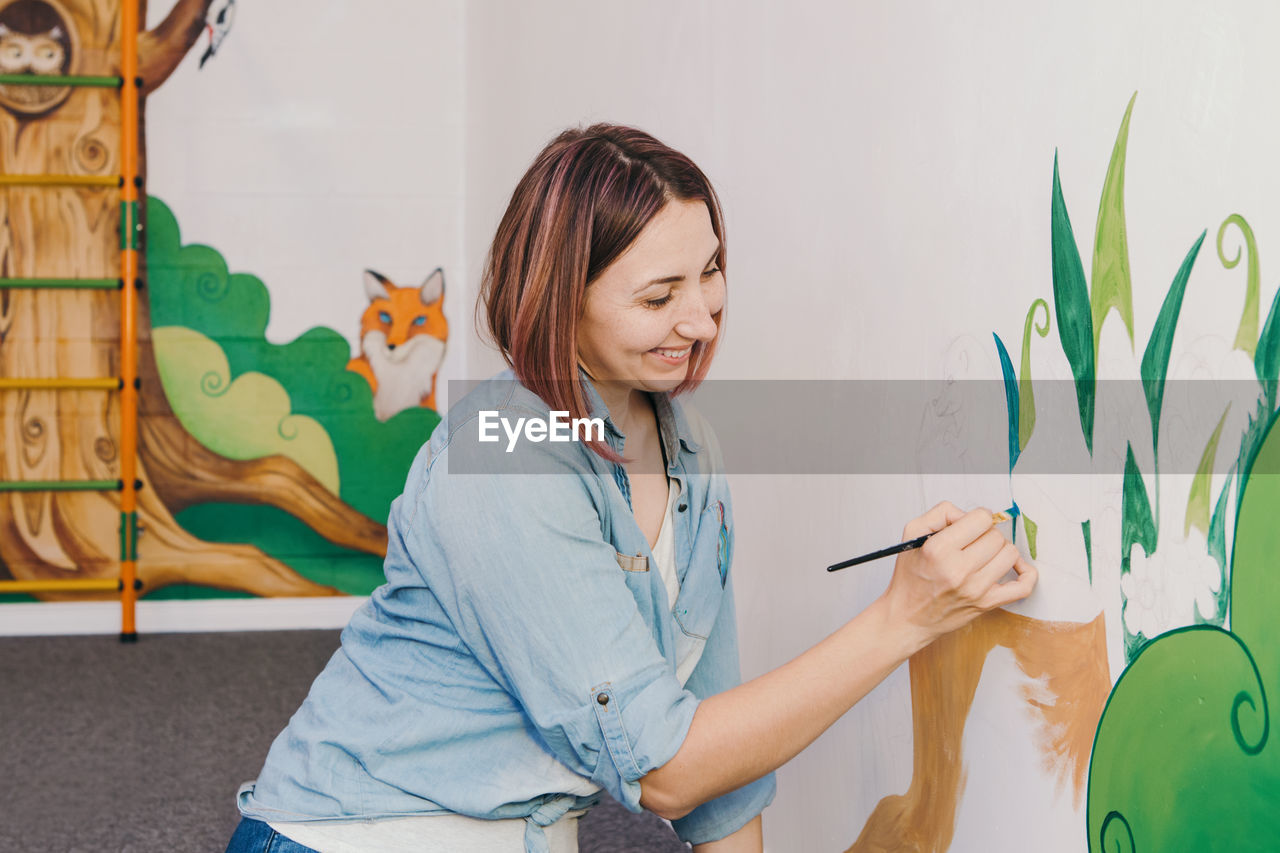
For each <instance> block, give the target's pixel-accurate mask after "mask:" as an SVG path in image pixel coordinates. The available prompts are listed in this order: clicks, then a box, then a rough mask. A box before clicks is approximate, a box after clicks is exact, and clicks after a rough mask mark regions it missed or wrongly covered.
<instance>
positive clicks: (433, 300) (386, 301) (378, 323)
mask: <svg viewBox="0 0 1280 853" xmlns="http://www.w3.org/2000/svg"><path fill="white" fill-rule="evenodd" d="M364 292H365V294H366V295H367V296H368V297H369V307H368V308H366V309H365V312H364V314H363V315H362V316H361V317H360V339H361V340H362V341H363V340H364V337H365V336H366V335H368V334H369V333H370V332H380V333H381V337H382V340H383V342H384V343H385V346H386V348H387V350H388V351H389V352H394V351H395V350H396V349H397V348H398V347H402V346H404V345H405V344H406V343H408V342H409V340H410V339H411V338H414V337H417V336H418V335H430V336H432V337H433V338H436V339H437V340H441V341H443V340H447V339H448V337H449V323H448V322H447V321H446V320H445V318H444V310H443V309H444V272H443V271H442V270H439V269H437V270H436V271H435V272H433V273H431V275H429V276H428V277H427V279H426V281H424V282H423V283H422V285H421V286H419V287H397V286H396V285H394V284H392V283H391V282H390V281H389V280H388V279H387V278H385V277H384V276H382V275H379V274H378V273H376V272H374V271H373V270H365V271H364Z"/></svg>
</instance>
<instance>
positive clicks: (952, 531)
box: [930, 507, 993, 549]
mask: <svg viewBox="0 0 1280 853" xmlns="http://www.w3.org/2000/svg"><path fill="white" fill-rule="evenodd" d="M992 526H993V525H992V523H991V510H989V509H987V508H986V507H978V508H977V509H975V510H971V511H969V512H966V513H965V514H964V516H963V517H961V518H959V519H956V520H955V521H954V522H952V524H951V525H950V526H948V527H947V528H946V529H945V530H942V531H940V532H939V533H937V534H935V535H934V536H932V537H930V539H931V540H932V541H934V542H935V543H936V544H935V545H934V546H933V547H934V548H935V549H939V548H943V549H952V548H954V549H960V548H964V547H965V546H966V545H968V544H970V543H971V542H973V541H974V540H975V539H977V538H978V537H979V536H981V535H982V534H984V533H986V532H987V531H988V530H990V529H991V528H992Z"/></svg>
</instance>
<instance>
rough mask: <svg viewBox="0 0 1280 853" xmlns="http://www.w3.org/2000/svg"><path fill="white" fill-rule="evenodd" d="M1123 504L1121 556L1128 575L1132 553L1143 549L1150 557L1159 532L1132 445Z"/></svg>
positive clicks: (1129, 449) (1126, 472) (1125, 473)
mask: <svg viewBox="0 0 1280 853" xmlns="http://www.w3.org/2000/svg"><path fill="white" fill-rule="evenodd" d="M1120 502H1121V517H1120V556H1121V559H1122V560H1123V562H1124V571H1126V572H1127V571H1128V565H1129V551H1130V549H1131V548H1133V546H1134V545H1141V546H1142V550H1143V551H1145V552H1146V553H1147V554H1148V555H1150V554H1152V553H1154V552H1155V550H1156V538H1157V532H1158V531H1157V528H1156V519H1155V516H1154V515H1153V514H1152V512H1151V501H1150V500H1149V499H1148V498H1147V485H1146V483H1144V482H1143V481H1142V472H1141V471H1139V470H1138V462H1137V460H1136V459H1134V458H1133V445H1129V447H1128V449H1127V452H1126V455H1125V460H1124V493H1123V495H1122V496H1121V498H1120Z"/></svg>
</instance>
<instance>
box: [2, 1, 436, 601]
mask: <svg viewBox="0 0 1280 853" xmlns="http://www.w3.org/2000/svg"><path fill="white" fill-rule="evenodd" d="M211 5H212V8H211ZM143 6H144V8H143V14H142V19H143V20H145V17H146V16H145V4H143ZM233 9H234V6H233V2H219V3H216V4H211V2H210V0H179V2H177V3H176V4H175V5H174V7H173V8H172V10H171V11H170V12H169V14H168V16H167V17H166V18H165V19H164V20H163V22H162V23H160V24H159V25H158V26H157V27H156V28H155V29H154V30H151V31H147V32H141V33H139V34H138V36H137V38H138V41H139V61H140V76H141V78H142V80H143V83H144V86H143V90H142V95H143V109H142V110H141V111H140V119H139V121H140V124H141V125H142V127H140V137H141V151H142V160H141V162H142V164H143V167H142V171H143V174H144V175H145V162H146V161H145V151H146V147H145V146H146V136H145V103H146V102H145V98H146V96H147V95H148V94H150V93H151V92H153V91H155V90H156V88H157V87H159V86H160V85H161V84H163V82H164V81H165V79H166V78H167V77H168V76H169V74H170V73H172V71H173V70H174V69H175V68H176V67H177V65H178V63H179V62H180V61H181V60H182V59H183V57H184V56H185V55H186V54H187V52H188V51H190V50H191V49H192V47H193V46H195V45H196V43H197V41H199V40H200V38H201V36H202V35H207V36H208V39H209V44H208V47H207V49H206V50H205V54H204V57H203V60H202V62H203V61H208V59H209V58H210V57H212V56H213V55H214V52H215V51H216V49H217V47H218V44H219V43H220V42H221V41H222V39H223V38H225V37H226V35H227V32H228V30H229V29H230V25H231V23H230V22H231V17H232V14H233ZM120 26H121V22H120V0H10V2H0V65H2V66H3V68H2V70H3V73H23V74H25V73H30V74H42V73H66V74H82V75H110V74H115V73H118V62H119V58H118V55H119V50H118V47H116V45H118V43H119V39H120V32H119V31H120ZM119 145H120V112H119V97H118V94H117V93H116V92H115V91H114V90H111V89H102V88H71V87H65V86H64V87H56V86H48V87H46V86H20V85H0V174H5V175H42V174H63V175H65V174H76V175H102V176H111V175H115V174H118V172H119V150H118V149H119ZM144 215H145V219H144V222H145V225H146V230H145V238H146V243H145V249H146V251H145V267H144V272H145V275H144V280H145V283H146V287H145V289H144V290H143V291H142V297H141V298H140V304H139V333H138V337H139V345H140V354H139V373H140V377H141V386H140V391H139V393H140V404H139V415H140V417H139V439H138V472H139V473H138V477H139V479H140V480H141V482H142V488H141V491H140V492H139V518H140V535H139V541H138V575H139V578H140V579H141V581H142V583H143V589H142V593H141V594H142V596H144V597H145V596H147V595H150V594H153V593H154V594H156V595H158V596H160V597H186V596H195V595H227V594H231V595H266V596H274V595H286V596H298V595H336V594H344V593H345V594H367V593H368V592H370V591H371V590H372V589H373V588H374V587H375V586H377V585H378V583H380V582H381V580H382V570H381V562H382V557H383V555H384V553H385V542H386V529H385V527H384V525H383V524H382V523H381V521H380V520H381V519H385V518H386V515H387V510H388V507H389V505H390V502H391V500H392V499H393V498H394V497H395V495H396V494H398V493H399V491H400V487H401V486H402V485H403V478H404V474H405V472H406V471H407V470H408V466H409V463H410V461H411V460H412V457H413V455H414V453H416V451H417V449H418V448H419V447H420V445H421V444H422V442H423V441H424V440H425V439H426V437H427V436H428V435H429V434H430V432H431V430H432V429H433V428H434V427H435V424H436V423H437V422H438V420H439V416H438V415H437V413H436V412H435V411H434V410H433V409H432V408H431V406H433V405H434V398H433V396H432V395H433V393H434V387H435V372H436V371H437V370H438V369H439V366H440V362H441V360H442V358H443V356H444V349H445V340H446V338H447V335H448V327H447V324H446V322H445V319H444V314H443V310H442V306H443V289H444V278H443V272H442V271H440V270H436V271H435V273H433V274H432V275H431V276H429V277H428V279H427V282H426V283H425V284H424V285H423V286H422V287H420V288H405V289H403V291H404V292H405V293H407V294H408V296H409V297H412V298H411V299H410V298H405V297H403V296H402V297H400V298H399V299H396V297H397V296H398V295H399V294H398V292H396V293H393V292H392V291H393V290H396V289H395V288H394V285H392V284H391V283H390V282H387V281H385V279H382V278H381V277H380V276H377V275H376V274H373V273H370V275H371V276H374V277H375V278H377V279H378V281H379V282H381V283H382V284H383V286H384V288H385V294H384V295H380V296H378V299H382V298H388V299H392V300H395V304H394V306H393V307H389V308H387V309H386V310H385V311H384V310H382V309H380V308H379V307H378V303H377V300H375V302H374V304H373V305H371V306H370V312H373V316H372V318H370V316H369V315H368V314H366V317H365V320H364V329H363V343H364V351H363V353H362V354H361V356H360V357H359V358H358V359H356V360H352V364H351V369H348V361H349V360H350V357H351V352H350V347H349V345H348V344H347V342H346V340H345V339H344V338H343V337H342V336H341V335H339V334H338V333H337V332H335V331H333V330H330V329H326V328H314V329H311V330H310V331H308V332H306V333H305V334H303V335H301V336H299V337H298V338H297V339H296V340H294V341H292V342H290V343H288V344H285V345H276V344H272V343H270V342H268V341H267V340H266V339H265V337H264V330H265V328H266V322H267V318H268V315H269V310H270V304H269V303H270V300H269V297H268V292H267V289H266V287H265V286H264V285H263V283H262V282H261V281H259V280H258V279H257V278H255V277H253V276H251V275H246V274H242V273H229V272H228V269H227V264H226V262H225V261H224V260H223V258H222V257H221V256H220V255H219V253H218V252H217V251H216V250H214V249H212V248H209V247H207V246H183V245H182V244H181V241H180V234H179V230H178V222H177V217H176V215H175V212H173V211H170V210H169V209H168V207H166V206H165V205H164V203H163V202H161V201H159V200H158V199H155V198H149V199H148V200H147V204H146V208H145V214H144ZM119 223H120V211H119V204H118V200H117V197H116V193H115V190H114V186H112V187H109V188H107V187H103V188H99V187H64V186H56V185H44V186H41V185H5V186H0V277H4V278H37V277H66V278H84V277H110V278H114V277H116V276H117V275H118V261H117V257H118V255H117V253H118V245H119V240H120V237H119V234H118V228H119ZM353 286H357V287H358V286H359V283H358V282H353ZM366 290H369V285H368V282H367V281H366ZM370 297H371V298H373V294H372V291H370ZM428 297H430V298H428ZM414 300H417V302H416V304H414ZM119 302H120V298H119V295H118V293H117V292H116V291H113V290H105V291H104V290H68V289H56V290H55V289H26V288H4V289H0V377H5V378H50V377H75V378H79V377H107V376H112V375H115V374H116V373H117V363H118V359H119V328H120V305H119ZM383 316H386V317H387V318H388V319H389V320H391V321H394V322H393V323H392V324H391V325H390V326H387V327H386V328H384V324H383V323H382V322H381V319H382V317H383ZM357 319H358V318H355V317H353V318H352V323H353V325H354V324H355V322H356V321H357ZM406 325H407V327H408V328H407V330H406V329H403V328H401V326H406ZM375 387H378V388H381V389H383V390H382V392H381V395H380V396H376V395H375V391H374V389H375ZM386 389H390V391H389V392H388V391H387V390H386ZM117 405H118V404H117V400H116V398H115V396H114V395H113V394H111V393H109V392H105V391H98V390H70V391H68V390H44V389H38V390H4V391H0V421H2V422H3V425H4V436H5V437H4V441H3V444H2V445H0V470H2V473H0V479H3V480H8V481H16V480H75V479H83V480H115V479H117V478H118V471H119V459H118V457H119V454H120V447H119V439H120V437H119V413H118V409H117ZM375 405H376V406H377V410H376V411H375ZM119 525H120V507H119V499H118V496H117V494H116V493H114V492H111V491H104V492H88V491H86V492H20V491H14V492H7V493H4V494H2V495H0V576H7V577H11V578H15V579H23V580H26V579H30V580H36V579H51V578H79V577H83V578H110V577H115V576H116V575H117V574H118V562H117V560H118V557H119V541H120V538H119V537H120V533H119ZM38 597H39V598H41V599H67V600H85V599H88V598H112V597H114V596H113V595H111V594H106V593H101V594H93V593H84V592H76V593H71V592H50V593H41V594H39V595H38ZM0 599H3V600H6V601H22V600H28V601H29V600H32V597H31V596H25V595H11V596H0Z"/></svg>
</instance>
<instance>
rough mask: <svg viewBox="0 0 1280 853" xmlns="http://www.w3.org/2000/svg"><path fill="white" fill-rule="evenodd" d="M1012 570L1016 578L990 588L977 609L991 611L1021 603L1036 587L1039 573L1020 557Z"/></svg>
mask: <svg viewBox="0 0 1280 853" xmlns="http://www.w3.org/2000/svg"><path fill="white" fill-rule="evenodd" d="M1013 570H1014V571H1015V572H1017V573H1018V576H1017V577H1016V578H1014V579H1013V580H1011V581H1007V582H1005V583H998V584H996V585H995V586H993V587H991V589H990V590H988V591H987V594H986V596H984V597H983V599H982V601H981V602H980V603H979V607H981V608H982V609H983V610H992V609H994V608H996V607H1003V606H1004V605H1006V604H1012V603H1013V602H1015V601H1021V600H1022V599H1024V598H1026V597H1027V596H1028V595H1030V594H1031V591H1032V590H1033V589H1035V587H1036V581H1037V580H1038V579H1039V578H1040V572H1039V571H1038V570H1037V569H1036V567H1035V566H1033V565H1032V564H1031V563H1029V562H1027V561H1026V560H1025V559H1023V558H1021V557H1019V558H1018V560H1017V562H1015V563H1014V564H1013Z"/></svg>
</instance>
